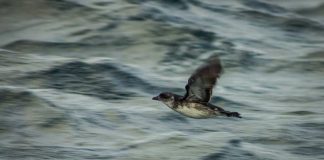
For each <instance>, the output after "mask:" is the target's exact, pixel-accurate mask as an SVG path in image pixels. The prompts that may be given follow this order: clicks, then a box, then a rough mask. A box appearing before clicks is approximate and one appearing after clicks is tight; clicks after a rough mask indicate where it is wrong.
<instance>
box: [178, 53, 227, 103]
mask: <svg viewBox="0 0 324 160" xmlns="http://www.w3.org/2000/svg"><path fill="white" fill-rule="evenodd" d="M221 72H222V66H221V63H220V60H219V58H218V57H213V58H211V59H209V60H208V61H207V63H206V64H204V65H202V66H200V67H199V68H198V69H196V71H195V72H194V73H193V74H192V75H191V76H190V78H189V79H188V83H187V85H186V94H185V96H184V97H183V99H184V100H190V101H199V102H209V100H210V97H211V95H212V92H213V87H214V86H215V84H216V82H217V78H219V77H220V74H221Z"/></svg>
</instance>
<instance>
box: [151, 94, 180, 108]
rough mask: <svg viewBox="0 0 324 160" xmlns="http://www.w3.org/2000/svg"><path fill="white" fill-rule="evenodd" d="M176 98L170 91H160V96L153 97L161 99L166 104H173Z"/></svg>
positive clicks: (157, 99)
mask: <svg viewBox="0 0 324 160" xmlns="http://www.w3.org/2000/svg"><path fill="white" fill-rule="evenodd" d="M174 99H175V97H174V94H172V93H170V92H163V93H160V94H159V95H158V96H156V97H153V98H152V100H156V101H161V102H163V103H165V104H166V105H169V104H172V103H173V102H174Z"/></svg>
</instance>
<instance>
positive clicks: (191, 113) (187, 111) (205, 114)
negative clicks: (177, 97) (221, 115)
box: [175, 106, 214, 118]
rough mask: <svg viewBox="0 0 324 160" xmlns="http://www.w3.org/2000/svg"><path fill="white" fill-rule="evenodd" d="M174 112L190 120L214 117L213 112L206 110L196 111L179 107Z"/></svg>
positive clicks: (193, 108) (194, 108) (195, 109)
mask: <svg viewBox="0 0 324 160" xmlns="http://www.w3.org/2000/svg"><path fill="white" fill-rule="evenodd" d="M175 111H177V112H179V113H181V114H183V115H185V116H188V117H191V118H210V117H213V116H214V114H213V112H212V111H210V110H208V109H197V108H196V107H190V106H189V107H188V106H181V107H179V108H177V109H175Z"/></svg>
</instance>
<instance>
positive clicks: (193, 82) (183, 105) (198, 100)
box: [152, 57, 241, 119]
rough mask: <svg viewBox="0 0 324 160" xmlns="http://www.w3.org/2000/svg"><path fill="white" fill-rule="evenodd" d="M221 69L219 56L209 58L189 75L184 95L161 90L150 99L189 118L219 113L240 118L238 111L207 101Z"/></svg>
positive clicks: (211, 115)
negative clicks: (227, 109)
mask: <svg viewBox="0 0 324 160" xmlns="http://www.w3.org/2000/svg"><path fill="white" fill-rule="evenodd" d="M222 70H223V69H222V65H221V62H220V60H219V58H218V57H213V58H210V59H209V60H208V61H207V62H206V63H205V64H204V65H202V66H200V67H199V68H197V69H196V70H195V71H194V72H193V74H192V75H191V76H190V78H189V79H188V83H187V85H186V87H185V88H186V94H185V95H184V96H180V95H176V94H173V93H171V92H162V93H160V94H159V95H158V96H156V97H153V98H152V99H153V100H157V101H161V102H163V103H164V104H165V105H166V106H168V107H169V108H171V109H173V110H174V111H176V112H178V113H180V114H183V115H185V116H188V117H191V118H196V119H203V118H211V117H215V116H220V115H223V116H227V117H238V118H241V116H240V114H239V113H238V112H230V111H226V110H224V109H223V108H221V107H218V106H215V105H213V104H211V103H209V101H210V98H211V96H212V92H213V88H214V86H215V85H216V83H217V79H218V78H219V77H220V75H221V73H222Z"/></svg>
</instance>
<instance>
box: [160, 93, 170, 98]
mask: <svg viewBox="0 0 324 160" xmlns="http://www.w3.org/2000/svg"><path fill="white" fill-rule="evenodd" d="M160 97H161V98H168V95H167V94H165V93H162V94H160Z"/></svg>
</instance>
